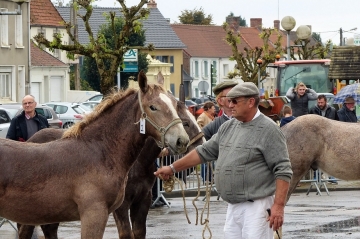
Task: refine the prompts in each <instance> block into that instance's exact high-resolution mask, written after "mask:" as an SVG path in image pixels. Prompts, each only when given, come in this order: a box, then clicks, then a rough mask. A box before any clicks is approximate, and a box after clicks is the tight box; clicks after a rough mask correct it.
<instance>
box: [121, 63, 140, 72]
mask: <svg viewBox="0 0 360 239" xmlns="http://www.w3.org/2000/svg"><path fill="white" fill-rule="evenodd" d="M124 64H125V68H124V69H123V70H122V71H123V72H138V71H139V70H138V64H137V62H134V61H130V62H126V61H125V62H124Z"/></svg>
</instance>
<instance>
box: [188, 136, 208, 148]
mask: <svg viewBox="0 0 360 239" xmlns="http://www.w3.org/2000/svg"><path fill="white" fill-rule="evenodd" d="M203 136H204V133H203V132H199V133H198V134H197V135H195V136H194V137H193V138H192V139H191V140H190V142H189V143H188V145H187V147H189V146H190V145H192V144H193V143H195V142H196V141H198V140H199V139H201V138H202V137H203Z"/></svg>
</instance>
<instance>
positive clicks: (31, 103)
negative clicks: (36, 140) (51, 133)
mask: <svg viewBox="0 0 360 239" xmlns="http://www.w3.org/2000/svg"><path fill="white" fill-rule="evenodd" d="M35 107H36V101H35V97H34V96H32V95H26V96H24V98H23V100H22V108H23V112H21V114H19V115H18V116H15V117H14V118H13V119H12V120H11V123H10V127H9V130H8V132H7V134H6V138H7V139H12V140H16V141H22V142H25V141H27V140H28V139H29V138H30V137H31V136H33V135H34V134H35V133H36V132H38V131H39V130H42V129H45V128H49V123H48V121H47V119H46V118H45V117H44V116H42V115H40V114H38V113H37V112H36V111H35Z"/></svg>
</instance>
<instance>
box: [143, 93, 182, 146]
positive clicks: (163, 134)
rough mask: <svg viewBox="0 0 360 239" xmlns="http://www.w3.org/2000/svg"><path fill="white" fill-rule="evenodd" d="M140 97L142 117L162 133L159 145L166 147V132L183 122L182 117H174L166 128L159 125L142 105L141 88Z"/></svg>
mask: <svg viewBox="0 0 360 239" xmlns="http://www.w3.org/2000/svg"><path fill="white" fill-rule="evenodd" d="M138 98H139V105H140V110H141V118H142V119H145V120H146V121H148V122H149V123H150V124H151V125H152V126H154V128H155V129H156V130H157V131H159V133H160V135H161V145H159V143H158V146H159V147H160V148H164V147H165V134H166V132H167V131H168V130H169V129H170V128H171V127H172V126H174V125H176V124H178V123H182V121H181V119H180V118H176V119H173V120H172V121H171V122H170V123H169V124H168V125H167V126H166V127H165V128H164V127H160V126H158V125H157V124H156V123H155V122H154V121H152V120H151V119H150V118H149V117H148V116H147V114H146V113H145V112H144V109H143V107H142V104H141V93H140V90H139V92H138Z"/></svg>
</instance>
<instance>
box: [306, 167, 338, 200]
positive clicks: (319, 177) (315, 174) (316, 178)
mask: <svg viewBox="0 0 360 239" xmlns="http://www.w3.org/2000/svg"><path fill="white" fill-rule="evenodd" d="M307 177H308V178H309V179H302V180H300V183H308V182H310V183H311V184H310V187H309V188H308V190H307V192H306V195H309V193H310V190H311V188H312V187H313V186H315V188H316V195H320V196H321V188H322V187H324V189H325V191H326V193H327V195H328V196H330V193H329V190H328V188H327V186H326V183H327V182H329V181H336V182H337V181H339V179H335V178H334V179H329V178H327V177H323V172H322V171H321V170H320V169H318V170H315V171H314V170H312V169H310V170H309V172H308V175H307ZM304 178H306V176H305V177H304Z"/></svg>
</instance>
